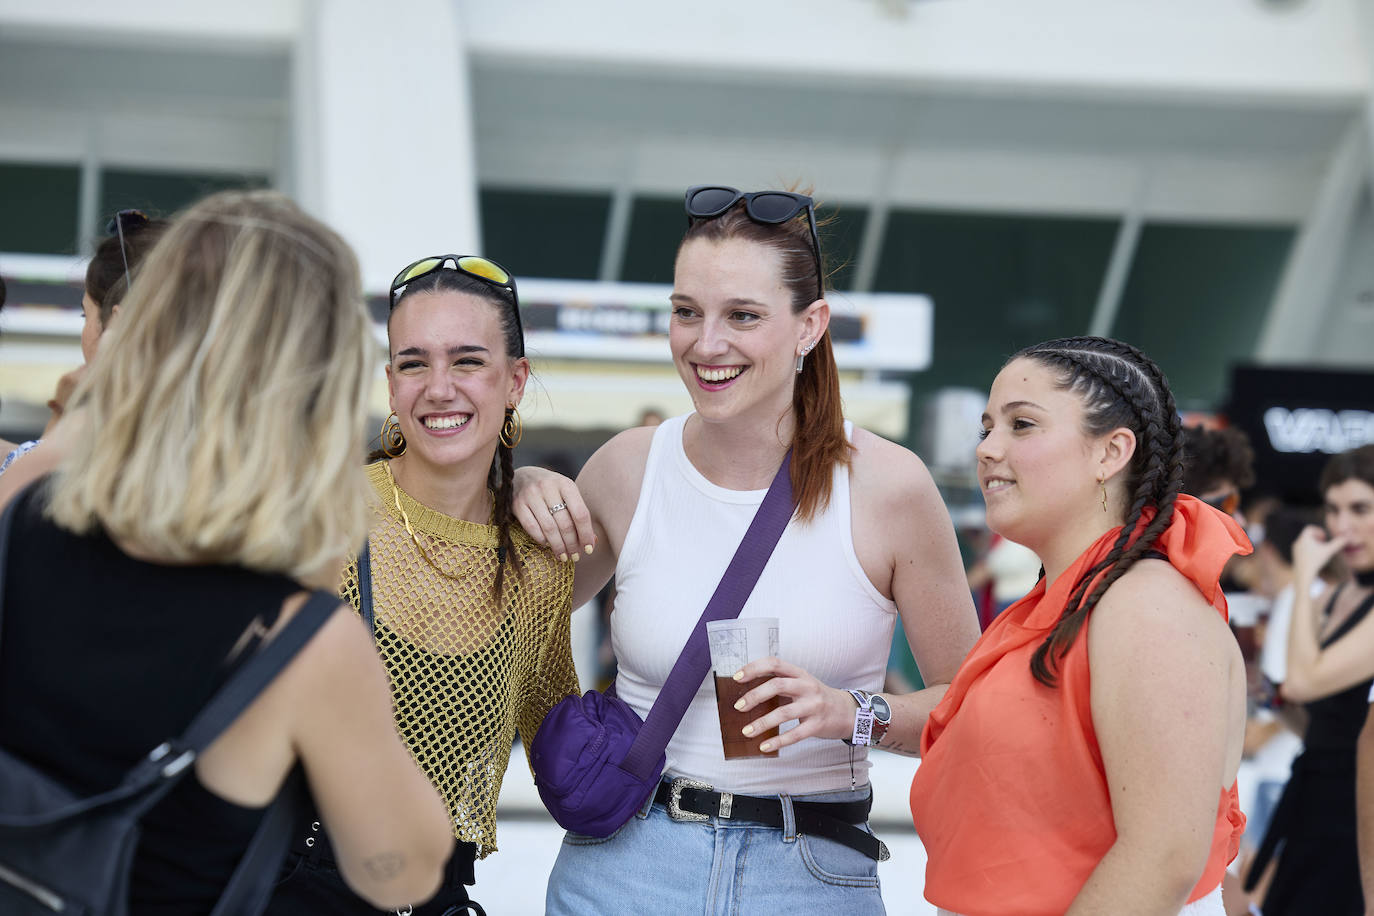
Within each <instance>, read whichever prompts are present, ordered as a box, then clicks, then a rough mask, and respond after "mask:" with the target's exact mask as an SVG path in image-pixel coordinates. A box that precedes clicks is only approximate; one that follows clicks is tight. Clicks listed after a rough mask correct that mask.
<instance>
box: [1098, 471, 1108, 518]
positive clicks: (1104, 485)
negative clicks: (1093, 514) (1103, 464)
mask: <svg viewBox="0 0 1374 916" xmlns="http://www.w3.org/2000/svg"><path fill="white" fill-rule="evenodd" d="M1097 483H1098V485H1099V486H1101V487H1102V511H1103V512H1106V511H1107V478H1105V477H1103V478H1101V479H1100V480H1098V481H1097Z"/></svg>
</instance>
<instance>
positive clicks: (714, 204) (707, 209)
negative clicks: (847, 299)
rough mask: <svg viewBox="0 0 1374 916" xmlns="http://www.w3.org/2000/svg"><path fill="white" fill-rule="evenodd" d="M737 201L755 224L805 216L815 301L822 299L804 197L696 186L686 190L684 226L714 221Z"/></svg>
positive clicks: (816, 239) (809, 205)
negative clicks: (813, 276)
mask: <svg viewBox="0 0 1374 916" xmlns="http://www.w3.org/2000/svg"><path fill="white" fill-rule="evenodd" d="M741 200H743V201H744V212H745V213H746V214H747V215H748V217H749V218H750V219H752V220H753V221H754V222H756V223H763V224H765V225H768V226H776V225H779V224H781V223H785V222H787V221H788V220H790V219H793V218H795V217H796V216H798V215H799V214H801V213H803V212H804V213H805V214H806V225H807V227H808V228H809V229H810V230H811V253H812V255H814V256H815V258H816V298H817V299H821V298H824V297H825V283H824V275H823V274H822V273H821V238H820V236H819V235H818V234H817V233H816V204H815V201H813V200H812V199H811V198H810V197H808V196H806V195H805V194H797V193H796V192H794V191H751V192H749V193H745V192H744V191H740V190H739V189H737V188H729V187H726V186H724V185H710V184H699V185H696V186H694V187H690V188H688V189H687V200H686V202H685V206H686V208H687V225H689V226H690V225H691V224H692V221H693V220H698V219H714V218H716V217H717V216H720V215H721V214H722V213H724V212H725V211H727V210H729V209H730V208H731V207H733V206H734V205H735V204H737V203H739V202H740V201H741Z"/></svg>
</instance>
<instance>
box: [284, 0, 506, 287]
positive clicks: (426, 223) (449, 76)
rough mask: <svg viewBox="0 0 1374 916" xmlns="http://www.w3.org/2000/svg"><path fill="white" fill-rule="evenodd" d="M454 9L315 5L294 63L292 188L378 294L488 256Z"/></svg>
mask: <svg viewBox="0 0 1374 916" xmlns="http://www.w3.org/2000/svg"><path fill="white" fill-rule="evenodd" d="M454 13H455V11H454V7H453V5H452V3H450V2H448V0H407V2H405V3H401V4H394V5H384V4H380V3H376V2H374V0H312V2H310V3H309V4H308V7H307V12H306V15H305V17H304V23H303V26H302V30H301V34H300V37H299V41H298V44H297V46H296V49H295V56H294V59H293V60H294V62H293V106H294V107H293V112H292V127H293V131H294V141H295V142H294V151H295V156H294V160H293V181H292V182H291V188H292V190H294V191H295V193H296V196H297V197H298V199H299V200H300V201H301V203H302V204H303V205H304V206H305V207H307V208H308V209H310V210H311V211H312V212H314V213H316V214H317V215H318V216H320V217H321V218H322V219H324V220H325V221H326V222H328V223H329V224H330V225H332V226H334V227H335V228H336V229H338V230H339V232H340V233H342V234H343V236H344V238H346V239H347V240H348V241H349V242H350V243H351V244H352V245H353V246H354V248H355V249H356V250H357V251H358V253H359V257H360V258H361V260H362V268H363V282H364V285H365V286H366V287H367V288H368V289H372V290H386V289H387V287H388V285H389V284H390V281H391V278H392V277H393V276H394V275H395V274H396V272H397V271H399V270H400V269H401V268H402V267H404V266H405V265H407V264H409V263H410V262H412V261H415V260H418V259H420V258H422V257H426V256H428V255H432V254H445V253H457V254H468V253H472V252H475V251H477V250H478V248H479V247H480V238H481V236H480V234H479V232H478V221H477V200H476V193H477V175H476V171H475V162H474V154H473V149H472V118H471V113H470V105H469V94H468V82H467V64H466V60H465V57H464V46H463V43H462V41H461V40H460V38H459V36H460V31H459V25H458V23H457V21H456V18H457V17H456V16H455V15H454Z"/></svg>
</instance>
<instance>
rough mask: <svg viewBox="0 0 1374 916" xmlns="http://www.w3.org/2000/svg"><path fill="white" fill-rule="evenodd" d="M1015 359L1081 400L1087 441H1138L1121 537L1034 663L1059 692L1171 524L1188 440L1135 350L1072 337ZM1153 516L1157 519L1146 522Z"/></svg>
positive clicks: (1155, 373) (1156, 372) (1147, 362)
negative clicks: (1102, 614)
mask: <svg viewBox="0 0 1374 916" xmlns="http://www.w3.org/2000/svg"><path fill="white" fill-rule="evenodd" d="M1016 359H1030V360H1033V361H1035V362H1038V363H1040V364H1041V365H1044V366H1046V367H1047V368H1049V369H1051V370H1052V371H1056V372H1058V373H1059V380H1058V381H1059V385H1060V387H1061V388H1064V389H1067V390H1070V391H1072V392H1074V393H1075V394H1077V395H1079V397H1080V398H1081V399H1082V401H1083V408H1084V421H1083V423H1084V427H1085V429H1084V432H1085V433H1086V434H1087V435H1090V436H1099V435H1103V434H1105V433H1107V432H1109V431H1111V430H1113V429H1116V428H1118V427H1125V428H1127V429H1129V430H1131V431H1132V432H1133V433H1135V436H1136V450H1135V454H1134V455H1133V456H1132V458H1131V463H1130V465H1129V466H1128V468H1127V473H1126V486H1127V492H1129V493H1130V494H1131V496H1130V506H1129V508H1128V509H1127V511H1126V518H1125V522H1124V524H1123V525H1122V528H1121V532H1120V533H1119V534H1118V535H1117V536H1116V540H1115V541H1114V542H1113V543H1112V547H1111V549H1110V550H1109V551H1108V552H1107V555H1106V556H1105V557H1103V558H1102V560H1100V561H1099V562H1097V563H1095V564H1093V566H1092V567H1091V568H1089V569H1088V570H1087V571H1086V572H1084V573H1083V575H1082V577H1081V578H1080V579H1079V580H1078V582H1077V583H1076V584H1075V586H1074V589H1073V591H1072V592H1071V593H1070V595H1069V599H1068V601H1067V602H1066V604H1065V606H1064V611H1063V613H1061V614H1060V617H1059V621H1058V623H1056V624H1055V627H1054V629H1053V630H1052V631H1051V632H1050V634H1049V636H1047V637H1046V638H1045V641H1044V642H1043V643H1042V644H1041V645H1040V647H1039V648H1038V649H1037V650H1036V652H1035V654H1034V656H1033V657H1032V658H1031V673H1032V675H1033V676H1034V677H1035V679H1036V680H1038V681H1040V682H1041V683H1042V684H1044V685H1046V686H1047V687H1054V686H1055V685H1056V684H1057V682H1058V674H1057V669H1058V666H1059V662H1060V661H1061V660H1062V659H1063V658H1064V656H1065V654H1067V652H1068V651H1069V649H1070V647H1071V646H1072V645H1073V643H1074V640H1075V639H1076V638H1077V637H1078V634H1079V631H1080V630H1082V628H1083V625H1084V623H1086V622H1087V619H1088V615H1089V614H1091V613H1092V610H1093V608H1094V607H1096V606H1097V603H1098V601H1099V600H1101V598H1102V595H1103V594H1105V593H1106V591H1107V589H1108V588H1110V587H1111V586H1112V584H1113V583H1114V582H1116V580H1118V579H1120V578H1121V577H1122V576H1123V575H1125V574H1126V572H1127V571H1128V570H1129V569H1130V568H1131V567H1132V566H1134V565H1135V563H1136V561H1138V560H1139V559H1140V558H1141V557H1142V556H1144V555H1145V554H1146V553H1148V552H1149V551H1150V550H1152V549H1153V548H1154V546H1155V544H1156V543H1157V542H1158V540H1159V537H1160V535H1161V534H1163V532H1164V530H1165V529H1166V528H1168V526H1169V523H1170V522H1171V521H1172V520H1173V515H1174V502H1175V500H1176V498H1177V496H1178V494H1179V491H1180V489H1181V487H1182V484H1183V438H1182V435H1181V422H1180V420H1179V416H1178V409H1177V407H1176V406H1175V404H1174V396H1173V393H1172V392H1171V391H1170V390H1169V383H1168V380H1167V379H1166V378H1165V377H1164V373H1163V372H1161V371H1160V369H1159V366H1157V365H1156V364H1155V363H1154V361H1153V360H1151V359H1150V358H1149V357H1148V356H1146V355H1145V354H1144V353H1142V352H1141V351H1140V350H1138V349H1137V348H1135V347H1133V346H1131V345H1130V344H1127V343H1123V342H1121V341H1119V340H1112V339H1110V338H1105V337H1069V338H1063V339H1060V340H1051V341H1047V342H1045V343H1042V344H1037V345H1035V346H1033V347H1027V348H1026V349H1024V350H1022V351H1020V352H1019V353H1017V354H1016V355H1015V356H1013V357H1012V359H1011V360H1008V362H1011V361H1013V360H1016ZM1148 510H1153V511H1154V514H1153V516H1152V517H1151V518H1149V520H1148V521H1144V519H1145V516H1146V513H1147V511H1148ZM1142 521H1144V524H1143V527H1142ZM1090 588H1091V591H1089V589H1090Z"/></svg>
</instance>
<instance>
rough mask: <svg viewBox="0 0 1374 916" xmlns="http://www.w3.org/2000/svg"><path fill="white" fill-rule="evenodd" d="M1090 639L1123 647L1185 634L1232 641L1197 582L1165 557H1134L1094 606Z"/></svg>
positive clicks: (1220, 644) (1219, 645)
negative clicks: (1135, 558) (1133, 562)
mask: <svg viewBox="0 0 1374 916" xmlns="http://www.w3.org/2000/svg"><path fill="white" fill-rule="evenodd" d="M1089 634H1090V635H1089V639H1090V640H1091V641H1092V643H1093V648H1094V650H1095V651H1096V650H1098V647H1099V646H1102V648H1105V646H1103V645H1102V644H1104V643H1110V644H1111V645H1115V646H1119V647H1121V648H1122V650H1123V651H1132V650H1131V648H1130V647H1132V646H1137V647H1138V646H1141V645H1143V644H1145V643H1152V642H1155V641H1165V642H1169V641H1174V640H1189V641H1193V642H1198V643H1199V644H1200V646H1202V647H1207V648H1208V649H1210V650H1214V651H1218V652H1220V651H1229V650H1231V649H1232V648H1234V647H1235V638H1234V637H1233V636H1232V635H1231V630H1230V627H1228V626H1227V624H1226V621H1225V620H1224V619H1223V618H1222V616H1221V614H1219V613H1217V610H1216V608H1214V607H1212V605H1211V603H1210V602H1208V601H1207V599H1206V598H1205V597H1203V595H1202V592H1200V591H1198V589H1197V586H1195V585H1193V583H1192V582H1191V581H1190V580H1189V579H1188V578H1187V577H1185V576H1184V575H1183V574H1182V573H1180V572H1179V571H1178V570H1177V569H1175V568H1174V567H1173V566H1172V565H1171V564H1169V563H1168V562H1167V561H1165V560H1156V559H1145V560H1140V561H1138V562H1136V563H1135V564H1134V565H1133V566H1132V567H1131V568H1130V569H1129V570H1127V571H1126V573H1125V574H1124V575H1122V577H1121V578H1120V579H1118V580H1117V581H1116V582H1114V583H1112V586H1111V587H1110V588H1108V589H1107V591H1106V593H1105V594H1104V595H1103V596H1102V599H1101V600H1100V601H1099V602H1098V605H1097V607H1096V608H1094V609H1093V612H1092V618H1091V622H1090V624H1089Z"/></svg>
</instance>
